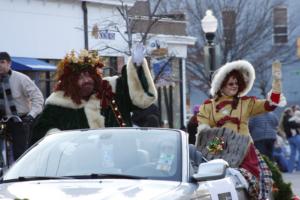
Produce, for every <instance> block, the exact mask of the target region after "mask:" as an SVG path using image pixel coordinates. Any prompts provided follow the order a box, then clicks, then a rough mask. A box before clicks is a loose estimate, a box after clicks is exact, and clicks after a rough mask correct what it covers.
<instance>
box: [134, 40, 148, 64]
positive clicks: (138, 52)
mask: <svg viewBox="0 0 300 200" xmlns="http://www.w3.org/2000/svg"><path fill="white" fill-rule="evenodd" d="M145 53H146V48H145V47H144V45H143V44H142V43H138V44H136V45H135V47H134V48H133V50H132V62H133V63H134V64H135V65H136V66H141V65H142V64H143V61H144V58H145Z"/></svg>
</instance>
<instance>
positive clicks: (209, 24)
mask: <svg viewBox="0 0 300 200" xmlns="http://www.w3.org/2000/svg"><path fill="white" fill-rule="evenodd" d="M205 14H206V15H205V16H204V18H203V19H202V20H201V26H202V29H203V31H204V33H205V37H206V40H207V44H206V46H205V47H206V48H207V49H208V57H209V58H208V62H207V63H209V64H208V66H209V67H208V68H209V71H210V72H213V71H214V70H215V69H216V66H215V65H216V58H215V57H216V56H215V55H216V53H215V44H214V38H215V32H216V30H217V27H218V21H217V19H216V17H215V16H214V15H213V12H212V11H211V10H207V11H206V13H205Z"/></svg>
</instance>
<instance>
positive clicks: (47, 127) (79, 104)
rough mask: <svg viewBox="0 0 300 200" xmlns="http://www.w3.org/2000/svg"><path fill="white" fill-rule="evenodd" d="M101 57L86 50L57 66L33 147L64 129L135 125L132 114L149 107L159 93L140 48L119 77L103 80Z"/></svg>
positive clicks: (34, 136) (36, 129)
mask: <svg viewBox="0 0 300 200" xmlns="http://www.w3.org/2000/svg"><path fill="white" fill-rule="evenodd" d="M102 67H103V64H102V62H101V60H100V58H99V57H98V56H97V55H95V54H92V53H89V52H88V51H86V50H84V51H82V52H81V53H80V54H79V55H76V54H75V52H71V53H70V54H67V55H66V56H65V58H64V59H63V60H61V61H60V63H59V64H58V67H57V73H56V75H57V84H56V87H55V89H54V92H53V93H52V94H51V95H50V96H49V98H47V100H46V102H45V108H44V110H43V112H42V114H41V115H40V117H39V119H38V120H37V123H36V124H35V126H34V129H33V136H32V140H31V144H33V143H35V142H36V141H38V140H39V139H40V138H42V137H44V136H45V135H46V134H49V133H51V132H56V131H62V130H71V129H84V128H102V127H125V126H132V123H131V115H130V112H131V111H132V110H135V109H137V108H143V109H144V108H147V107H148V106H150V105H151V104H152V103H153V102H154V101H155V100H156V98H157V91H156V88H155V85H154V82H153V79H152V77H151V73H150V71H149V68H148V65H147V61H146V59H145V58H144V47H143V46H142V45H137V46H136V48H135V49H134V50H133V53H132V57H129V59H128V63H127V65H126V66H124V67H123V69H122V74H121V75H120V76H113V77H105V78H103V77H102V70H101V68H102Z"/></svg>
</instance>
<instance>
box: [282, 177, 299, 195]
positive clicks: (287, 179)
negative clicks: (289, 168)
mask: <svg viewBox="0 0 300 200" xmlns="http://www.w3.org/2000/svg"><path fill="white" fill-rule="evenodd" d="M282 177H283V180H284V181H285V182H290V183H292V189H293V192H294V194H295V195H298V196H300V172H294V173H282Z"/></svg>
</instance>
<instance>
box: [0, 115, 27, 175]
mask: <svg viewBox="0 0 300 200" xmlns="http://www.w3.org/2000/svg"><path fill="white" fill-rule="evenodd" d="M10 120H13V121H14V122H22V120H21V118H20V117H19V116H16V115H12V116H9V117H2V118H1V119H0V151H1V152H0V169H1V172H2V173H3V172H5V171H6V170H7V169H8V168H9V167H10V166H11V165H12V163H13V162H14V157H13V149H12V145H13V144H12V136H11V134H10V132H9V130H8V122H9V121H10Z"/></svg>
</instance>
